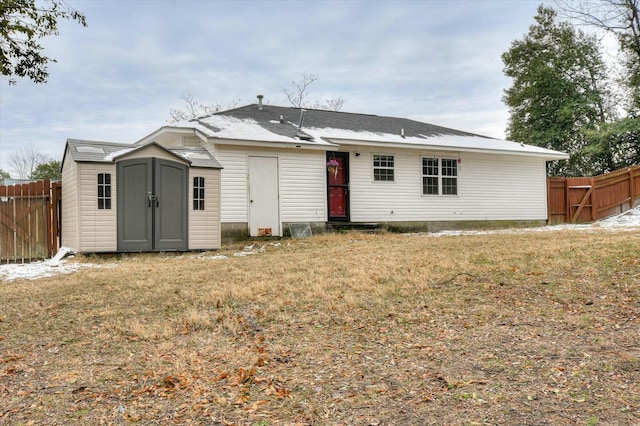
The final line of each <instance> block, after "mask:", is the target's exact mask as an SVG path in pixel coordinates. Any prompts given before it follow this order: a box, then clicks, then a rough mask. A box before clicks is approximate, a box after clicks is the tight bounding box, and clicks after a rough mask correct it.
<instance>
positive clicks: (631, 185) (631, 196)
mask: <svg viewBox="0 0 640 426" xmlns="http://www.w3.org/2000/svg"><path fill="white" fill-rule="evenodd" d="M628 171H629V200H630V201H629V202H630V203H631V208H634V207H635V205H634V198H635V194H634V192H635V191H634V189H635V188H634V187H635V182H634V181H633V167H629V169H628Z"/></svg>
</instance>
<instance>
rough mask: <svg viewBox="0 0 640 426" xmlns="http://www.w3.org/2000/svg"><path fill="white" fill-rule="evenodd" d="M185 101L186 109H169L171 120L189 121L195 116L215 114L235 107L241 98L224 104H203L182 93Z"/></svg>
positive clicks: (181, 97) (173, 121)
mask: <svg viewBox="0 0 640 426" xmlns="http://www.w3.org/2000/svg"><path fill="white" fill-rule="evenodd" d="M180 99H182V100H183V101H184V103H185V108H184V109H173V108H172V109H170V110H169V115H170V118H169V122H170V123H177V122H180V121H188V120H192V119H194V118H199V117H204V116H207V115H212V114H215V113H216V112H219V111H223V110H226V109H231V108H235V107H236V106H237V105H238V103H239V102H240V99H238V100H235V101H232V102H229V103H227V104H225V105H223V104H203V103H201V102H199V101H197V100H196V99H194V98H193V96H191V95H182V96H180Z"/></svg>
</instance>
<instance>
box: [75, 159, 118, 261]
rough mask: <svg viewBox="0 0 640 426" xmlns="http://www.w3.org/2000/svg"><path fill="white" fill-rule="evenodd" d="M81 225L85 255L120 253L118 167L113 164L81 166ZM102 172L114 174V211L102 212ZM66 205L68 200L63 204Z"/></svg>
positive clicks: (81, 248) (112, 207)
mask: <svg viewBox="0 0 640 426" xmlns="http://www.w3.org/2000/svg"><path fill="white" fill-rule="evenodd" d="M78 172H79V176H78V179H79V191H78V193H79V194H80V197H79V200H78V202H79V212H80V217H79V224H80V243H79V244H78V245H79V247H78V250H79V251H82V252H111V251H117V249H118V241H117V232H116V230H117V229H118V228H117V226H118V223H117V211H118V205H117V200H118V193H117V187H118V185H117V176H116V167H115V165H113V164H100V163H79V164H78ZM98 173H110V174H111V209H109V210H98V201H97V200H98ZM63 203H64V201H63Z"/></svg>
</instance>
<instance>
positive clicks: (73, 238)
mask: <svg viewBox="0 0 640 426" xmlns="http://www.w3.org/2000/svg"><path fill="white" fill-rule="evenodd" d="M221 169H222V166H221V165H220V163H218V162H217V161H216V159H215V158H214V157H213V156H212V155H211V153H209V151H207V150H206V149H204V148H200V147H181V148H165V147H163V146H161V145H159V144H157V143H155V142H151V143H148V144H143V145H140V144H139V145H129V144H117V143H109V142H95V141H82V140H75V139H69V140H67V144H66V147H65V152H64V157H63V160H62V199H63V203H62V212H61V221H62V227H61V244H62V245H63V246H66V247H69V248H70V249H72V250H74V251H77V252H130V251H181V250H207V249H217V248H220V231H221V228H220V227H221V223H220V218H221V216H220V212H221V210H220V206H221V202H220V201H221V200H220V188H221V182H220V177H221Z"/></svg>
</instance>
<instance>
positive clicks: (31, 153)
mask: <svg viewBox="0 0 640 426" xmlns="http://www.w3.org/2000/svg"><path fill="white" fill-rule="evenodd" d="M50 160H51V159H50V158H49V156H48V155H46V154H43V153H42V152H40V151H38V149H37V148H36V147H35V146H33V145H32V144H29V145H26V146H23V147H22V148H20V150H18V151H16V152H14V153H13V154H11V157H10V158H9V164H10V165H11V167H12V168H13V170H14V171H15V172H16V173H17V174H18V179H27V178H29V177H30V176H31V174H32V173H33V171H34V170H35V168H36V166H38V164H42V163H47V162H49V161H50Z"/></svg>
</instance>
